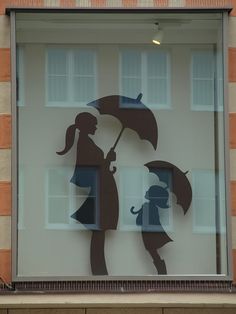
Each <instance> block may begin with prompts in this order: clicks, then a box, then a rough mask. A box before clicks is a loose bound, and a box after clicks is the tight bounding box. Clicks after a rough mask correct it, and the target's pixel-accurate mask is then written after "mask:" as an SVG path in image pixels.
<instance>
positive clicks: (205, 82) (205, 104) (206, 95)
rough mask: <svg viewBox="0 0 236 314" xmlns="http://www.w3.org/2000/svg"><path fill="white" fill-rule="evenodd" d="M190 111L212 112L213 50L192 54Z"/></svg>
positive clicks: (213, 100)
mask: <svg viewBox="0 0 236 314" xmlns="http://www.w3.org/2000/svg"><path fill="white" fill-rule="evenodd" d="M191 61H192V109H193V110H203V111H204V110H214V105H215V57H214V52H213V50H196V51H193V52H192V60H191Z"/></svg>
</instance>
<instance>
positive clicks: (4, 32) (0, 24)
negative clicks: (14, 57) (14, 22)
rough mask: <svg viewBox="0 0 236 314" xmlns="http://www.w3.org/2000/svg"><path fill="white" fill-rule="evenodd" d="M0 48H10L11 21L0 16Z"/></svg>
mask: <svg viewBox="0 0 236 314" xmlns="http://www.w3.org/2000/svg"><path fill="white" fill-rule="evenodd" d="M0 48H10V19H9V17H8V16H5V15H0Z"/></svg>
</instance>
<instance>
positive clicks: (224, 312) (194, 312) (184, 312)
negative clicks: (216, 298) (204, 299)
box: [163, 308, 236, 314]
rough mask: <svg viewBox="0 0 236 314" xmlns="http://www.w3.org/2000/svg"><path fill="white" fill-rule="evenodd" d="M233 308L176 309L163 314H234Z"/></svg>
mask: <svg viewBox="0 0 236 314" xmlns="http://www.w3.org/2000/svg"><path fill="white" fill-rule="evenodd" d="M235 313H236V309H235V308H234V309H233V308H208V309H206V308H204V309H203V308H178V309H164V311H163V314H235Z"/></svg>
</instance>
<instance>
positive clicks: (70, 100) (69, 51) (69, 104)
mask: <svg viewBox="0 0 236 314" xmlns="http://www.w3.org/2000/svg"><path fill="white" fill-rule="evenodd" d="M50 49H60V50H65V52H66V60H67V62H68V73H67V76H68V77H67V90H68V95H67V100H65V101H49V90H48V86H49V80H48V78H49V71H48V51H49V50H50ZM79 50H81V51H82V50H83V51H89V52H93V54H94V59H93V63H94V64H93V67H94V76H93V77H94V86H95V87H94V99H96V98H97V89H98V87H97V78H98V70H97V51H96V49H95V48H89V47H87V46H81V47H80V46H73V47H72V46H70V45H68V46H65V45H48V46H46V48H45V105H46V107H65V108H76V107H78V108H81V107H82V108H83V107H85V106H86V105H87V102H84V101H75V100H74V88H73V86H74V78H75V77H76V76H77V77H78V75H75V73H74V71H73V69H74V56H73V55H74V53H75V51H79ZM88 76H89V75H86V77H88ZM91 77H92V76H91ZM94 99H91V101H93V100H94Z"/></svg>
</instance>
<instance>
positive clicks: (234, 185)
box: [0, 0, 236, 314]
mask: <svg viewBox="0 0 236 314" xmlns="http://www.w3.org/2000/svg"><path fill="white" fill-rule="evenodd" d="M230 4H235V9H233V11H232V12H231V16H230V20H229V112H230V115H229V126H230V160H231V164H230V179H231V205H232V225H233V227H232V230H233V232H232V233H233V234H232V237H233V256H234V279H235V281H236V101H235V100H236V0H0V277H2V278H3V279H4V280H5V281H7V282H10V281H11V227H10V223H11V100H10V89H11V83H10V79H11V75H10V25H9V17H7V16H5V15H4V14H5V7H6V6H11V5H12V6H23V7H95V8H96V7H111V8H113V7H124V8H128V7H132V8H133V7H151V8H154V7H160V8H163V7H172V8H173V7H176V8H178V7H190V8H195V7H201V8H202V7H216V6H217V7H224V6H227V5H230ZM13 312H14V311H13ZM13 312H12V313H13ZM3 313H5V312H3ZM17 313H18V312H17ZM19 313H20V312H19ZM24 313H25V312H24ZM76 313H77V312H76ZM166 313H168V314H171V313H172V312H166ZM173 313H174V312H173ZM186 313H187V312H186ZM202 313H203V312H202ZM230 313H231V312H230ZM14 314H15V312H14Z"/></svg>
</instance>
